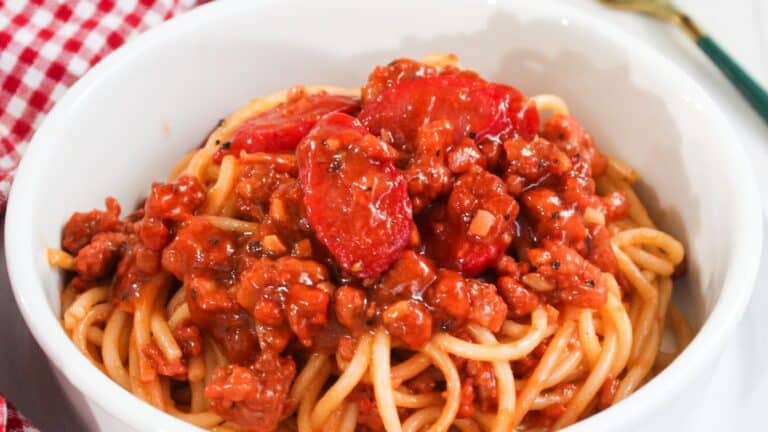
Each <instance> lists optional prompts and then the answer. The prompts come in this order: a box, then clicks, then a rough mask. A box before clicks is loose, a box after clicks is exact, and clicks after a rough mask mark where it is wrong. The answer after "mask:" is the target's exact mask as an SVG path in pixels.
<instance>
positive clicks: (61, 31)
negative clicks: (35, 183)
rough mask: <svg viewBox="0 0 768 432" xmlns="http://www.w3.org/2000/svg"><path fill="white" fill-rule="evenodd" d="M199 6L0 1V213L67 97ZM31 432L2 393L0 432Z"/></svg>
mask: <svg viewBox="0 0 768 432" xmlns="http://www.w3.org/2000/svg"><path fill="white" fill-rule="evenodd" d="M199 3H202V1H201V0H117V1H106V0H0V213H1V212H2V211H3V210H4V209H5V204H6V201H7V197H8V191H9V190H10V187H11V181H12V180H13V174H14V172H15V170H16V166H17V165H18V164H19V160H21V157H22V156H23V155H24V150H25V149H26V147H27V144H28V143H29V140H30V139H31V138H32V135H33V134H34V132H35V129H36V128H37V127H38V126H39V125H40V123H41V122H42V121H43V118H44V117H45V114H46V113H47V112H48V111H49V110H50V109H51V107H52V106H53V105H54V103H56V101H57V100H59V99H60V98H61V96H62V95H63V94H64V93H65V92H66V90H67V89H68V88H69V87H70V86H71V85H72V84H73V83H74V82H75V81H77V79H78V78H80V77H81V76H82V75H83V74H84V73H85V72H86V71H87V70H88V69H89V68H90V67H91V66H93V65H95V64H96V63H98V62H99V60H101V59H102V58H104V56H106V55H107V54H109V53H110V52H112V51H114V50H115V49H116V48H118V47H119V46H120V45H122V44H123V43H125V41H126V40H128V39H130V38H131V37H133V36H135V35H136V34H138V33H140V32H141V31H142V30H145V29H147V28H149V27H152V26H154V25H157V24H159V23H161V22H163V21H165V20H166V19H168V18H170V17H172V16H174V15H176V14H179V13H181V12H184V11H186V10H188V9H190V8H192V7H194V6H195V5H197V4H199ZM10 390H13V389H0V391H10ZM40 396H41V398H40V403H43V404H44V403H45V397H44V395H40ZM22 408H23V407H22ZM33 420H34V419H33ZM36 431H37V429H36V428H35V427H34V426H33V425H32V422H30V421H29V420H28V419H26V418H25V417H24V416H23V415H22V414H21V413H19V411H18V410H16V408H15V407H14V406H13V405H12V404H11V403H10V402H8V401H7V400H6V399H5V398H4V397H3V395H2V394H0V432H36Z"/></svg>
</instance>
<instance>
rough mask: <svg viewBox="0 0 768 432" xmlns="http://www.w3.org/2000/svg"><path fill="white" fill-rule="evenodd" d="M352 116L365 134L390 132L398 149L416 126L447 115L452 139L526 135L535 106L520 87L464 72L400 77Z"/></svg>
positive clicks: (534, 120)
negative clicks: (490, 80) (497, 82)
mask: <svg viewBox="0 0 768 432" xmlns="http://www.w3.org/2000/svg"><path fill="white" fill-rule="evenodd" d="M358 117H359V118H360V120H361V121H362V122H363V124H364V125H365V126H366V127H367V128H368V130H369V131H371V133H373V134H376V135H381V134H382V132H383V131H386V132H388V133H389V134H391V136H392V138H393V143H394V145H395V146H396V147H398V148H408V147H409V146H410V145H412V144H411V143H413V142H414V139H415V138H416V132H417V131H418V129H419V127H420V126H422V125H424V124H426V123H429V122H431V121H434V120H448V121H449V122H450V123H451V124H452V125H453V129H454V136H455V139H456V142H458V141H459V140H460V139H461V138H463V137H465V136H469V137H470V138H473V139H475V140H476V141H481V140H483V139H486V138H488V139H499V140H503V139H505V138H508V137H514V136H518V135H519V136H522V137H523V138H525V139H527V140H530V139H532V138H533V137H534V136H535V135H536V132H537V130H538V128H539V113H538V111H537V110H536V105H535V104H534V103H533V102H529V100H528V99H527V98H526V97H525V96H524V95H523V94H522V93H521V92H520V91H518V90H517V89H515V88H514V87H510V86H507V85H503V84H496V83H490V82H488V81H485V80H484V79H482V78H480V77H479V76H477V74H475V73H474V72H467V71H462V72H460V73H456V74H447V75H435V76H426V77H424V78H417V79H411V80H405V81H401V82H399V83H397V84H394V85H393V86H391V87H390V88H388V89H386V90H385V91H383V92H381V93H380V94H379V95H378V96H376V97H375V98H374V99H373V100H372V101H369V102H367V103H366V105H365V107H364V108H363V110H362V111H361V112H360V115H359V116H358Z"/></svg>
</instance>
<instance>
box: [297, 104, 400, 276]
mask: <svg viewBox="0 0 768 432" xmlns="http://www.w3.org/2000/svg"><path fill="white" fill-rule="evenodd" d="M396 157H397V151H395V150H394V149H393V148H392V147H390V146H389V145H387V144H386V143H384V142H383V141H381V140H379V139H378V138H376V137H374V136H372V135H370V134H368V132H367V131H366V130H365V128H364V127H363V126H362V124H360V122H359V121H358V120H357V119H355V118H354V117H352V116H349V115H347V114H341V113H333V114H329V115H327V116H325V117H324V118H323V119H321V120H320V121H319V122H318V123H317V125H316V126H315V128H314V129H313V130H312V131H311V132H310V133H309V134H308V135H307V137H306V138H304V140H302V142H301V143H300V144H299V146H298V148H297V158H298V165H299V181H300V183H301V187H302V190H303V191H304V205H305V207H306V209H307V218H308V220H309V223H310V225H311V226H312V228H313V229H314V230H315V233H316V234H317V237H318V239H320V241H321V242H322V243H323V244H324V245H325V246H326V247H327V248H328V250H329V251H330V252H331V254H333V256H334V257H335V258H336V260H337V261H338V263H339V265H340V266H341V268H342V269H343V270H344V271H346V272H347V273H349V274H352V275H355V276H358V277H363V278H365V277H371V276H376V275H379V274H381V273H382V272H383V271H384V270H386V269H387V268H389V266H390V265H391V264H392V263H393V262H394V261H395V260H396V259H397V257H398V256H400V254H401V253H402V251H403V250H404V249H405V247H406V246H407V245H408V242H409V239H410V233H411V228H412V226H413V216H412V209H411V200H410V198H409V197H408V189H407V185H406V181H405V178H404V176H403V174H402V173H401V172H400V171H399V170H398V169H397V168H396V167H395V165H394V160H395V158H396Z"/></svg>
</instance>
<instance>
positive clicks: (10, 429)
mask: <svg viewBox="0 0 768 432" xmlns="http://www.w3.org/2000/svg"><path fill="white" fill-rule="evenodd" d="M0 432H39V431H38V429H37V428H36V427H35V426H34V425H33V424H32V422H30V421H29V420H28V419H27V418H26V417H24V416H23V415H22V414H21V413H20V412H19V411H18V410H17V409H16V407H14V406H13V404H12V403H10V402H8V400H7V399H5V398H4V397H3V395H2V394H0Z"/></svg>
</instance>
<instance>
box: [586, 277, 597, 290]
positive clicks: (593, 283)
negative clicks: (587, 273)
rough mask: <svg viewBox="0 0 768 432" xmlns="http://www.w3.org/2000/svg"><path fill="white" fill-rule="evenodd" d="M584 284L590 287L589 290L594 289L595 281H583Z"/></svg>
mask: <svg viewBox="0 0 768 432" xmlns="http://www.w3.org/2000/svg"><path fill="white" fill-rule="evenodd" d="M584 283H586V284H587V286H588V287H590V288H594V287H595V281H593V280H592V279H587V280H586V281H584Z"/></svg>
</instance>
